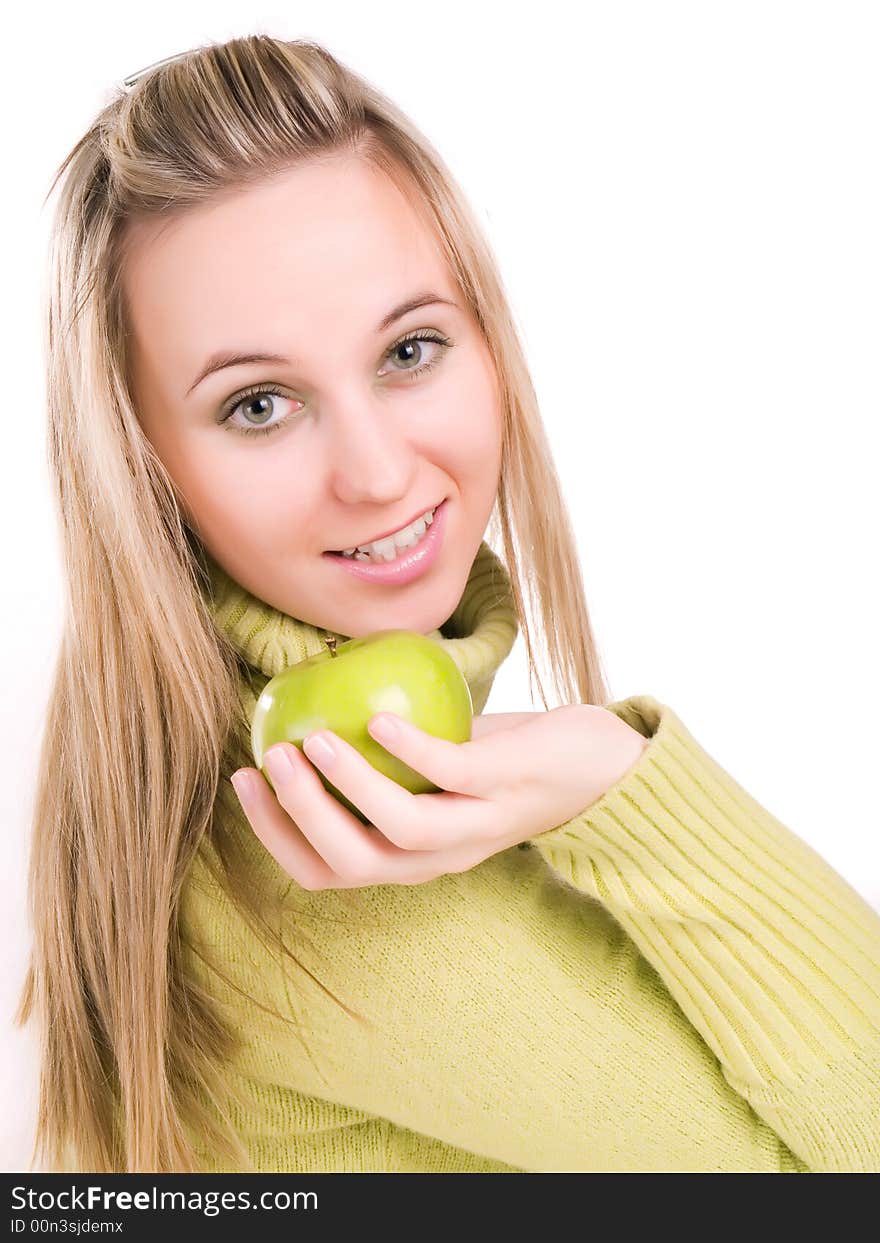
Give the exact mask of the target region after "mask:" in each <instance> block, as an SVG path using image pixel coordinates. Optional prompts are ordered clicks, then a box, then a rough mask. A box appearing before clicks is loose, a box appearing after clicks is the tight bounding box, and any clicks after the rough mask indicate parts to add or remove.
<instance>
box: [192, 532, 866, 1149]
mask: <svg viewBox="0 0 880 1243" xmlns="http://www.w3.org/2000/svg"><path fill="white" fill-rule="evenodd" d="M209 564H210V565H212V567H213V568H212V569H211V588H210V592H209V596H208V598H209V600H210V606H211V609H212V611H213V615H214V617H215V619H216V623H217V625H218V628H219V630H220V632H221V633H222V634H223V635H225V636H226V638H227V639H228V640H229V641H230V642H231V643H232V644H233V645H234V647H235V648H236V649H237V650H238V652H239V653H240V654H241V655H242V656H243V657H244V659H245V661H246V662H247V670H248V675H247V676H243V678H242V706H243V708H244V710H245V714H246V718H247V720H248V721H249V720H250V714H251V713H252V712H253V708H254V706H255V704H256V699H257V698H258V696H259V693H260V691H261V690H262V688H263V686H264V685H265V683H266V682H267V681H268V679H269V678H270V677H272V676H274V674H276V673H278V672H279V671H280V670H281V669H283V668H285V667H287V666H288V665H290V664H292V663H295V662H296V661H299V660H302V659H304V658H305V657H307V656H309V655H312V654H313V653H315V652H318V651H320V650H322V648H323V646H324V632H322V631H320V630H318V629H316V628H314V627H312V626H310V625H307V624H304V623H302V622H300V621H297V620H296V619H294V618H292V617H289V616H287V615H286V614H283V613H281V612H279V611H278V610H277V609H274V608H272V607H270V606H268V605H266V604H265V603H263V602H261V601H259V600H257V599H256V598H254V597H253V596H252V595H251V594H250V593H248V592H247V591H246V590H244V589H243V588H241V587H240V586H238V585H237V584H235V583H234V582H233V581H232V580H231V579H229V577H228V576H227V575H226V574H225V573H224V572H223V571H222V570H221V569H220V568H219V567H217V566H216V563H213V562H211V561H209ZM516 634H517V623H516V618H515V614H514V609H513V603H512V598H511V595H510V585H509V578H508V576H507V572H506V570H505V568H504V566H503V564H502V563H501V561H500V560H499V559H498V558H497V557H496V555H495V553H494V552H493V551H492V550H491V549H490V548H489V546H488V545H487V544H485V543H483V544H482V545H481V547H480V550H479V552H478V555H477V557H476V559H475V561H474V563H473V566H472V569H471V572H470V576H469V579H468V582H467V585H466V588H465V590H464V592H463V595H462V598H461V601H460V603H459V605H458V607H457V609H456V611H455V612H454V613H453V615H452V617H451V618H450V619H449V620H448V621H447V622H446V623H444V625H443V626H442V627H441V628H440V629H439V630H436V631H434V632H432V637H433V638H434V639H435V640H436V641H437V642H440V643H442V644H443V645H444V646H445V647H446V649H447V650H448V651H449V652H450V654H451V655H452V657H453V658H454V659H455V660H456V662H457V663H458V665H459V667H460V668H461V670H462V672H463V674H464V676H465V677H466V679H467V681H468V684H469V686H470V689H471V694H472V697H473V701H474V711H475V712H482V710H483V708H484V707H485V704H486V701H487V699H488V696H489V691H490V689H491V685H492V680H493V678H494V675H495V673H496V671H497V669H498V667H499V665H500V663H501V662H502V661H503V660H504V658H505V657H506V656H507V655H508V653H509V652H510V649H511V647H512V646H513V643H514V640H515V638H516ZM607 709H608V710H609V711H611V712H614V713H616V714H617V715H618V716H620V717H621V718H622V719H623V720H625V721H626V722H627V723H628V724H630V725H631V726H633V727H634V728H635V729H637V730H638V731H639V732H640V733H641V734H642V735H643V736H644V737H646V738H648V739H650V743H649V745H648V746H647V747H646V748H645V750H644V751H643V753H642V755H641V757H640V758H639V759H638V761H637V762H636V764H635V765H634V767H633V768H631V769H630V771H629V772H628V773H627V774H626V775H625V776H624V777H623V778H622V779H621V780H620V781H618V782H617V784H616V785H614V786H612V787H611V788H610V789H609V790H608V791H607V792H606V793H605V794H604V795H603V796H602V797H601V798H599V799H598V800H597V801H596V802H594V803H593V804H592V805H590V806H588V807H586V808H585V809H584V810H583V811H581V812H579V813H578V814H577V815H576V816H574V817H573V818H572V819H571V820H569V821H567V822H566V823H564V824H560V825H559V826H557V827H555V828H553V829H551V830H549V831H547V832H544V833H541V834H540V835H538V836H536V837H535V838H534V839H532V841H531V842H530V843H526V844H524V846H525V848H517V847H512V848H510V849H507V850H504V851H501V852H500V853H498V854H496V855H494V856H492V857H490V858H489V859H486V860H485V861H484V862H483V863H481V864H479V865H478V866H476V867H474V868H472V869H470V870H469V871H467V872H463V873H458V874H450V875H445V876H441V877H439V878H437V879H435V880H433V881H430V882H427V883H424V884H420V885H409V886H407V885H376V886H372V887H365V888H360V889H338V890H323V891H318V892H308V891H305V890H303V889H302V888H301V887H300V886H299V885H298V884H297V883H296V882H295V881H293V880H292V879H291V878H290V877H289V876H288V875H287V874H286V873H285V872H284V871H283V869H282V868H281V867H280V865H278V864H277V863H276V861H275V859H274V858H273V857H272V856H271V855H270V854H269V852H268V851H267V850H265V848H264V847H263V846H262V844H261V843H260V842H259V839H258V838H257V837H256V835H255V834H254V832H253V830H252V829H251V828H250V826H249V824H248V822H247V820H246V819H245V816H244V813H243V811H242V810H241V808H240V806H239V804H238V800H237V798H236V796H235V793H234V791H233V789H232V787H231V786H230V784H229V782H228V781H227V780H223V781H222V782H221V785H220V789H219V791H218V794H217V800H216V808H215V813H216V817H218V818H220V820H222V824H223V825H224V826H225V828H226V829H228V830H229V832H231V833H232V834H234V835H235V840H236V841H237V842H239V844H240V846H241V849H242V851H243V852H244V854H243V857H244V858H246V860H247V868H248V869H250V872H251V876H250V879H252V880H253V882H254V883H255V884H256V885H257V886H258V889H259V892H260V893H265V895H266V900H267V907H266V909H267V910H270V909H271V910H273V911H275V910H278V911H279V912H280V914H279V915H278V917H277V931H278V932H279V933H280V934H281V936H282V937H283V941H284V945H285V946H286V947H288V948H289V949H290V952H291V954H292V955H293V956H294V957H293V958H291V957H288V956H282V955H280V954H277V953H272V952H270V951H269V950H267V948H266V947H265V946H264V945H263V943H262V942H261V940H260V938H259V937H258V936H256V935H255V934H254V933H253V932H252V931H251V930H250V929H249V927H248V925H247V923H246V921H244V920H243V919H242V918H241V917H240V916H239V915H238V914H237V912H236V910H235V908H234V907H233V905H232V903H231V901H230V900H229V897H228V895H227V891H226V889H225V888H224V887H223V886H222V885H221V884H219V883H218V882H217V881H215V880H214V878H213V876H212V874H211V873H210V871H209V870H208V869H207V868H206V867H205V866H204V863H205V855H206V853H209V852H211V851H212V850H213V845H212V840H211V835H208V836H207V837H206V838H205V840H204V842H203V843H202V846H201V848H200V853H199V855H198V857H197V859H196V863H195V865H194V867H193V868H192V869H191V872H190V874H189V878H188V881H187V884H186V887H185V890H184V894H183V902H182V910H181V915H182V928H183V931H184V933H185V944H188V945H191V946H193V947H197V948H198V952H188V953H187V957H186V962H187V964H188V966H187V969H188V970H191V971H192V973H193V974H194V976H195V977H196V978H197V980H198V981H199V982H200V983H201V984H202V986H203V987H204V988H206V989H207V990H208V991H209V993H210V994H211V996H212V998H213V999H214V1000H215V1001H216V1004H217V1006H218V1007H219V1008H220V1012H221V1015H222V1017H223V1019H224V1020H225V1021H226V1022H228V1024H229V1025H231V1026H232V1028H233V1029H234V1030H235V1031H236V1032H238V1033H239V1035H240V1037H241V1047H240V1050H239V1052H238V1053H237V1054H236V1055H235V1056H234V1058H233V1059H232V1061H231V1062H230V1063H229V1065H228V1066H227V1067H226V1068H225V1075H224V1083H226V1084H227V1085H229V1088H230V1089H231V1088H232V1087H233V1086H234V1088H235V1092H236V1094H237V1097H238V1103H231V1104H230V1105H229V1110H230V1113H231V1116H232V1118H233V1121H234V1125H235V1128H236V1130H237V1132H238V1134H239V1135H240V1136H241V1138H242V1140H243V1141H244V1143H245V1145H246V1149H247V1151H248V1152H249V1153H250V1155H251V1159H252V1161H253V1163H254V1167H255V1168H256V1169H257V1170H260V1171H269V1172H281V1171H290V1172H301V1173H320V1172H354V1171H358V1172H436V1173H448V1172H473V1173H490V1172H510V1173H522V1172H533V1171H545V1172H547V1171H549V1172H565V1171H568V1172H571V1171H578V1172H586V1171H602V1172H632V1171H666V1172H677V1171H692V1172H711V1171H720V1172H732V1171H753V1172H760V1171H771V1172H809V1171H825V1172H828V1171H874V1172H877V1171H880V916H878V915H877V913H875V912H874V911H873V910H872V909H871V907H870V906H869V905H868V904H867V903H866V902H865V901H864V899H863V898H862V897H861V896H860V895H859V894H857V893H856V892H855V890H853V889H852V888H851V887H850V885H849V884H847V882H846V881H845V880H844V879H843V878H842V877H841V876H840V875H838V873H837V872H835V871H834V870H833V868H831V867H830V866H829V865H828V864H827V863H826V862H824V861H823V859H822V858H821V857H820V856H819V855H818V854H817V853H816V852H815V851H814V850H813V849H811V848H810V846H808V845H807V844H806V843H805V842H804V841H803V840H801V838H799V837H798V836H796V834H795V833H793V832H792V831H791V830H789V829H788V828H786V827H785V826H784V825H783V824H782V823H780V821H779V820H777V819H776V818H775V817H774V816H773V815H772V814H771V813H770V812H769V811H768V810H766V809H765V808H764V807H762V806H761V805H760V804H759V803H757V802H756V801H755V799H754V798H752V797H751V796H750V795H749V794H748V793H747V792H746V790H744V789H743V788H742V786H740V785H739V784H738V783H737V782H736V781H735V780H734V778H733V777H732V776H730V775H729V774H728V773H727V772H726V771H725V770H724V769H723V768H722V767H721V766H720V765H719V764H718V763H717V762H716V760H715V759H713V757H712V756H710V755H709V754H708V753H707V752H706V751H705V750H704V749H703V748H702V747H701V746H700V744H699V742H697V741H696V739H695V738H694V737H693V736H692V735H691V734H690V733H689V731H688V729H687V728H686V727H685V725H684V724H683V723H682V721H681V720H680V719H679V717H678V716H677V715H676V713H675V712H674V711H673V710H672V709H671V708H670V707H668V706H666V705H665V704H662V703H659V702H658V701H657V700H655V699H653V698H652V697H651V696H649V695H637V696H633V697H631V698H628V699H624V700H621V701H619V702H616V703H612V704H609V705H607ZM783 727H785V723H784V721H783ZM584 761H585V763H589V756H588V755H587V756H585V757H584ZM229 763H230V764H232V765H234V766H235V767H240V766H242V765H250V766H253V757H252V755H251V754H250V749H249V742H248V739H247V737H246V736H245V734H244V731H243V732H242V737H241V738H240V739H238V740H237V741H236V743H235V747H234V748H233V751H232V753H231V755H230V758H229ZM232 771H233V768H232V767H230V768H229V770H228V771H227V772H226V773H225V776H226V777H228V776H229V774H230V773H231V772H232ZM529 847H530V848H529ZM270 901H271V902H274V903H275V904H276V905H275V906H270ZM273 918H274V917H273ZM203 955H204V956H207V958H208V959H209V961H210V962H212V963H213V964H214V965H209V963H208V962H206V961H205V958H204V957H203ZM212 956H213V957H212ZM242 1101H243V1104H242V1103H241V1102H242ZM200 1160H201V1161H203V1168H204V1169H205V1170H221V1169H224V1168H228V1167H224V1166H223V1164H222V1163H221V1162H220V1161H219V1160H218V1158H217V1157H216V1155H215V1154H213V1153H211V1152H209V1151H206V1150H205V1149H204V1148H203V1150H202V1151H201V1153H200Z"/></svg>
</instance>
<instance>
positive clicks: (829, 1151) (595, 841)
mask: <svg viewBox="0 0 880 1243" xmlns="http://www.w3.org/2000/svg"><path fill="white" fill-rule="evenodd" d="M608 710H609V711H612V712H614V713H615V714H616V715H617V716H619V717H620V718H621V719H622V720H624V721H626V722H627V724H629V725H631V726H632V727H633V728H635V729H637V730H638V731H639V732H640V733H641V734H643V735H644V736H645V737H646V738H649V739H650V742H649V744H648V746H647V747H646V748H645V749H644V751H643V752H642V754H641V756H640V757H639V760H638V761H637V762H636V764H635V765H634V766H633V767H632V768H631V769H630V770H629V771H628V772H627V773H626V774H625V775H624V776H623V778H622V779H621V780H619V781H618V782H617V784H616V785H614V786H613V787H611V788H610V789H609V790H607V791H606V792H605V794H604V795H603V796H602V797H601V798H600V799H599V800H597V801H596V802H595V803H593V804H592V805H591V806H590V807H588V808H587V809H586V810H584V811H583V812H581V813H579V814H578V815H577V816H575V817H573V818H572V819H571V820H569V821H568V822H566V823H565V824H562V825H559V826H558V827H556V828H554V829H551V830H549V831H548V832H545V833H542V834H540V835H539V836H537V837H535V838H534V839H533V844H534V846H535V847H536V848H537V849H538V850H539V851H540V853H541V855H542V856H543V858H544V859H545V860H546V861H547V863H548V864H549V865H550V866H551V867H552V868H553V869H554V871H555V872H556V873H558V875H559V876H560V877H562V879H563V880H564V881H565V882H567V883H568V884H570V885H572V886H574V887H575V888H576V889H577V890H579V891H580V892H581V893H584V894H588V895H590V896H591V897H592V898H594V899H596V900H597V901H599V902H601V903H602V905H603V906H604V907H605V908H606V910H607V911H609V912H610V913H611V915H612V916H613V917H614V919H615V920H616V921H617V922H618V923H619V924H620V925H621V926H622V928H623V929H624V930H625V931H626V933H627V934H628V935H629V936H630V937H631V938H632V940H633V941H634V942H635V944H636V945H637V946H638V948H639V949H640V951H641V953H642V954H643V955H644V957H645V958H646V959H647V960H648V962H650V963H651V965H652V966H653V967H654V969H655V970H656V971H657V973H658V974H659V975H660V977H661V979H662V980H663V982H664V983H665V985H666V987H667V988H668V990H669V992H670V993H671V994H672V996H673V997H674V998H675V1000H676V1001H677V1002H678V1005H679V1006H680V1007H681V1010H682V1011H683V1012H684V1014H685V1015H686V1016H687V1018H688V1019H689V1020H690V1022H691V1024H692V1025H693V1027H694V1028H695V1029H696V1031H697V1032H699V1034H700V1036H701V1037H702V1039H703V1040H704V1041H705V1042H706V1044H707V1045H708V1046H709V1048H710V1049H711V1050H712V1052H713V1053H714V1054H715V1056H716V1057H717V1059H718V1062H719V1065H720V1067H721V1071H722V1073H723V1075H724V1078H725V1079H726V1080H727V1082H728V1083H729V1084H730V1085H731V1086H732V1087H733V1089H734V1090H735V1091H736V1092H737V1093H738V1094H739V1095H740V1096H742V1097H743V1098H744V1099H745V1100H746V1101H748V1103H749V1104H750V1105H751V1107H752V1108H753V1109H754V1111H755V1112H756V1113H757V1114H758V1115H759V1117H760V1118H762V1119H763V1120H764V1121H765V1122H766V1123H767V1124H768V1125H769V1126H770V1127H771V1128H772V1129H773V1130H774V1131H775V1132H776V1133H777V1134H778V1135H779V1136H780V1137H781V1138H782V1139H783V1140H784V1142H785V1144H786V1145H787V1146H788V1147H789V1149H790V1150H791V1151H792V1152H793V1153H794V1154H795V1155H796V1156H797V1158H798V1159H799V1161H801V1162H803V1163H804V1164H805V1166H806V1167H807V1168H808V1169H810V1170H813V1171H817V1172H858V1171H862V1172H867V1171H873V1172H878V1171H880V915H878V914H877V913H876V912H875V911H874V910H873V909H872V908H871V907H870V906H869V905H868V903H867V902H866V901H865V900H864V899H863V898H862V897H861V896H860V895H859V894H858V893H857V892H856V891H855V890H854V889H853V888H852V887H851V886H850V885H849V884H848V883H847V882H846V881H845V880H844V879H843V878H842V877H841V876H840V875H839V874H838V873H837V872H836V871H835V870H834V869H833V868H832V867H831V866H830V865H829V864H828V863H826V862H825V861H824V860H823V859H822V858H821V856H820V855H818V854H817V853H816V851H814V850H813V849H812V848H811V847H810V846H808V845H807V844H806V843H805V842H804V841H803V840H802V839H801V838H799V837H798V836H797V835H796V834H795V833H793V832H792V831H791V830H790V829H788V828H786V827H785V825H783V824H782V823H780V821H779V820H778V819H776V817H775V816H773V815H772V814H771V813H770V812H769V811H768V810H766V809H765V808H764V807H762V806H761V805H760V804H759V803H758V802H757V801H756V800H755V799H754V798H752V797H751V796H750V795H749V794H748V793H747V792H746V791H745V790H744V789H743V788H742V786H740V785H739V784H738V783H737V782H736V781H735V780H734V779H733V778H732V777H731V776H730V775H729V774H728V773H727V772H726V771H725V770H724V769H723V768H722V767H721V766H720V765H719V764H718V763H717V762H716V761H715V760H714V759H713V758H712V757H711V756H710V755H709V754H708V753H707V752H706V751H705V750H704V749H703V748H702V747H701V746H700V745H699V743H698V742H697V741H696V740H695V739H694V738H693V737H692V736H691V734H690V733H689V732H688V730H687V729H686V728H685V726H684V725H683V724H682V722H681V721H680V720H679V718H678V717H677V716H676V714H675V713H674V712H673V711H672V710H671V709H670V708H669V707H667V706H666V705H664V704H661V703H658V701H657V700H655V699H653V698H651V697H650V696H634V697H632V698H629V699H626V700H622V701H619V702H618V703H615V704H611V705H608ZM866 825H867V819H866Z"/></svg>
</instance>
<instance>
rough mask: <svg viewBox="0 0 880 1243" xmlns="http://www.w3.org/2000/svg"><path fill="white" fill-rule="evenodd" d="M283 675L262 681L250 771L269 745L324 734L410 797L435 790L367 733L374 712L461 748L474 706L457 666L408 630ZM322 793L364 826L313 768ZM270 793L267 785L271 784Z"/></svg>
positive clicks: (364, 640)
mask: <svg viewBox="0 0 880 1243" xmlns="http://www.w3.org/2000/svg"><path fill="white" fill-rule="evenodd" d="M326 642H327V649H328V650H327V651H326V652H319V653H317V655H315V656H309V657H308V658H307V659H306V660H301V661H299V662H298V663H297V664H295V665H290V666H289V668H287V669H283V670H282V671H281V673H278V674H276V675H275V677H274V678H272V679H271V680H270V681H269V682H267V683H266V686H265V688H264V689H263V693H262V694H261V695H260V698H259V699H258V701H257V706H256V708H255V710H254V717H253V721H252V724H251V748H252V750H253V753H254V760H255V762H256V765H257V767H258V768H259V769H260V770H261V771H262V772H263V775H264V776H265V777H266V780H267V781H269V784H270V786H271V785H272V782H271V780H270V778H269V774H268V772H267V771H266V770H265V769H263V756H264V755H265V753H266V751H267V750H268V749H269V747H271V746H272V745H273V744H274V743H277V742H289V743H292V744H293V745H294V746H296V747H299V748H300V750H302V743H303V739H304V738H305V737H306V735H307V734H310V733H313V732H314V731H315V730H319V729H329V730H332V732H333V733H334V734H338V735H339V737H340V738H343V739H344V740H345V741H346V742H347V743H349V744H350V745H351V746H352V747H354V748H355V749H356V750H357V751H359V752H360V753H361V755H363V756H364V758H365V759H367V760H368V761H369V762H370V764H372V766H373V767H374V768H375V769H377V770H378V771H379V772H380V773H384V774H385V776H387V777H390V778H391V780H392V781H396V782H397V783H398V784H399V785H401V786H403V787H404V788H405V789H407V790H410V791H411V792H412V793H413V794H424V793H430V792H434V791H436V790H437V789H438V787H437V786H435V785H434V784H433V783H432V782H430V781H429V780H428V779H427V778H426V777H424V776H423V775H422V774H421V773H418V772H416V771H415V770H414V769H412V768H410V767H409V766H408V765H407V764H404V763H403V761H402V760H400V759H398V758H397V757H396V756H395V755H392V754H391V752H389V751H386V750H385V748H384V747H383V746H382V744H381V743H379V742H377V741H376V740H375V739H374V738H372V737H371V735H370V734H369V733H368V732H367V722H368V721H369V720H370V718H371V717H373V716H375V715H376V713H377V712H393V713H395V715H397V716H399V717H403V718H404V720H407V721H411V722H412V723H413V724H414V725H416V726H418V728H419V729H422V730H424V731H425V732H426V733H428V734H433V735H434V737H435V738H446V739H448V740H449V741H450V742H468V741H469V740H470V736H471V722H472V720H473V715H474V706H473V701H472V699H471V692H470V687H469V686H468V684H467V681H466V680H465V677H464V674H463V673H462V672H461V670H460V669H459V667H458V665H457V664H456V663H455V661H454V660H453V659H452V657H451V656H450V655H449V653H448V652H447V651H446V649H445V648H444V647H443V646H442V644H440V643H438V642H437V640H436V639H432V638H430V637H429V636H428V635H423V634H419V633H418V632H417V631H415V630H376V631H374V632H373V633H372V634H369V635H363V636H361V637H360V638H356V639H348V640H346V642H344V643H340V644H339V645H338V646H337V640H336V639H333V638H328V639H327V640H326ZM315 772H317V773H318V776H319V777H320V778H321V781H322V782H323V784H324V788H325V789H326V790H328V791H329V792H330V793H331V794H332V795H333V796H334V798H336V799H338V800H339V802H340V803H342V805H343V806H344V807H346V808H347V809H348V810H349V811H350V812H352V814H353V815H355V816H357V818H358V819H359V820H360V821H362V822H363V823H364V824H369V820H368V819H367V817H366V816H365V815H364V813H363V812H362V811H361V810H360V808H358V807H355V806H354V805H353V804H352V803H351V802H350V801H349V800H348V799H347V798H346V797H345V796H344V795H343V794H342V792H341V791H340V790H337V788H336V787H335V786H334V785H333V784H332V783H331V782H330V781H328V779H327V778H326V777H325V776H324V774H323V773H322V772H321V771H320V769H318V768H316V769H315ZM272 788H273V790H274V786H272Z"/></svg>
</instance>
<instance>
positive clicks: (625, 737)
mask: <svg viewBox="0 0 880 1243" xmlns="http://www.w3.org/2000/svg"><path fill="white" fill-rule="evenodd" d="M583 706H584V707H587V708H589V709H590V712H591V715H592V721H591V752H590V756H591V764H590V767H591V768H592V769H593V774H592V776H593V791H594V797H593V798H592V800H591V802H590V804H589V805H590V806H592V803H594V802H597V801H598V799H600V798H602V797H603V795H605V794H606V793H607V792H608V790H610V789H611V787H612V786H615V785H617V784H618V783H619V782H621V781H622V780H623V779H624V777H626V776H627V775H628V774H629V773H630V772H631V771H632V769H633V768H635V767H636V765H637V764H638V763H639V761H640V760H641V758H642V756H643V754H644V752H645V749H646V747H647V746H648V745H649V743H650V742H651V739H650V738H646V737H645V736H644V735H643V734H640V733H639V731H638V730H637V729H633V727H632V726H631V725H628V724H627V723H626V721H623V720H621V718H620V717H619V716H616V715H615V714H614V713H613V712H609V711H608V709H607V708H600V707H597V706H596V705H593V704H585V705H583Z"/></svg>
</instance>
